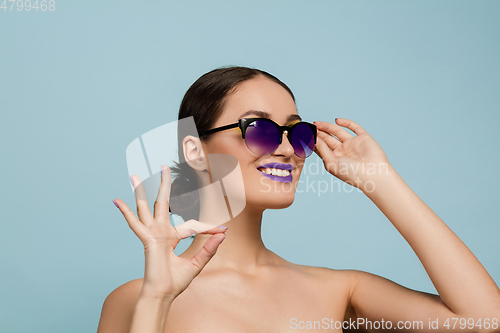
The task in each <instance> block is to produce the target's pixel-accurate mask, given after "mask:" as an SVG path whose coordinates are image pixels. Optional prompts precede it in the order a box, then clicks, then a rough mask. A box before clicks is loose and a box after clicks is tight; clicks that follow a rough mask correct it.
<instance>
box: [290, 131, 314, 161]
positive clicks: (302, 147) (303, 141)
mask: <svg viewBox="0 0 500 333" xmlns="http://www.w3.org/2000/svg"><path fill="white" fill-rule="evenodd" d="M290 143H291V144H292V147H293V150H294V151H295V155H297V156H298V157H301V158H306V157H308V156H309V155H311V154H312V152H313V150H314V132H313V130H312V129H311V127H309V126H308V125H306V124H298V125H297V126H296V127H295V128H294V129H293V132H292V142H290Z"/></svg>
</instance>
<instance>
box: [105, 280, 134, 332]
mask: <svg viewBox="0 0 500 333" xmlns="http://www.w3.org/2000/svg"><path fill="white" fill-rule="evenodd" d="M142 280H143V279H142V278H141V279H135V280H131V281H129V282H127V283H124V284H122V285H121V286H119V287H118V288H116V289H115V290H113V291H112V292H111V293H110V294H109V295H108V297H106V299H105V300H104V304H103V306H102V311H101V319H100V320H99V327H98V329H97V332H98V333H108V332H128V329H129V328H130V324H131V322H132V315H133V313H134V308H135V304H136V303H137V299H138V298H139V294H140V292H141V288H142Z"/></svg>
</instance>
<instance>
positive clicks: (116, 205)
mask: <svg viewBox="0 0 500 333" xmlns="http://www.w3.org/2000/svg"><path fill="white" fill-rule="evenodd" d="M113 203H114V204H115V206H116V208H118V209H119V208H120V207H118V204H117V203H116V201H114V200H113Z"/></svg>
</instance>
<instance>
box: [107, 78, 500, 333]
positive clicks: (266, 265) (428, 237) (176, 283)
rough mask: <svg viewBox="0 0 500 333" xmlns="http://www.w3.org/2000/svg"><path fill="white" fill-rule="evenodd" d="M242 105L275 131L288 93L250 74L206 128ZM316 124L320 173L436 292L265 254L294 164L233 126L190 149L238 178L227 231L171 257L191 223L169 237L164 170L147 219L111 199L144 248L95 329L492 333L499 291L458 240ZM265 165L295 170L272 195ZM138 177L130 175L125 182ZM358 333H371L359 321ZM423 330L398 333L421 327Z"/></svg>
mask: <svg viewBox="0 0 500 333" xmlns="http://www.w3.org/2000/svg"><path fill="white" fill-rule="evenodd" d="M248 110H261V111H264V112H266V113H268V116H269V117H270V118H271V119H272V120H274V121H276V122H277V123H278V124H280V125H283V124H286V123H287V122H289V121H290V119H293V118H294V116H296V115H297V111H296V107H295V103H294V102H293V100H292V98H291V97H290V95H288V93H287V92H286V91H285V90H284V89H283V88H282V87H281V86H279V85H278V84H276V83H274V82H272V81H270V80H268V79H265V78H262V77H259V78H255V79H252V80H249V81H245V82H243V83H242V84H241V85H240V86H239V88H238V90H237V91H236V92H235V93H234V94H232V95H230V97H229V98H228V100H227V103H226V105H225V108H224V112H223V114H222V115H221V117H220V118H219V119H218V120H217V122H216V124H215V127H218V126H222V125H227V124H231V123H234V122H236V121H237V119H238V118H239V117H240V116H241V115H242V114H244V113H245V112H247V111H248ZM247 116H248V117H255V116H256V115H255V114H250V115H247ZM316 125H317V127H318V130H319V133H318V142H317V144H316V149H315V152H316V153H317V154H318V155H319V156H320V157H321V158H322V160H323V162H324V164H325V168H326V170H327V171H329V172H330V173H331V174H332V175H333V176H335V177H337V178H339V179H341V180H343V181H345V182H348V183H349V184H352V185H353V186H356V187H358V188H359V189H361V190H362V191H363V192H364V193H365V194H366V195H367V196H368V197H369V198H370V200H372V201H373V203H374V204H375V205H377V207H379V208H380V210H381V211H382V212H383V213H384V214H385V215H386V217H387V218H388V219H389V220H390V221H391V223H392V224H393V225H394V226H395V228H396V229H397V230H398V231H399V232H400V233H401V235H402V236H403V237H404V238H405V239H406V240H407V241H408V243H409V244H410V246H411V247H412V248H413V250H414V251H415V254H416V255H417V256H418V257H419V259H420V261H421V262H422V264H423V266H424V268H425V269H426V271H427V273H428V275H429V277H430V278H431V280H432V282H433V284H434V286H435V287H436V290H437V291H438V293H439V295H430V294H427V293H422V292H418V291H414V290H410V289H407V288H404V287H402V286H400V285H398V284H396V283H394V282H392V281H389V280H387V279H384V278H382V277H379V276H375V275H372V274H369V273H365V272H360V271H349V270H346V271H339V270H332V269H328V268H319V267H308V266H301V265H296V264H292V263H290V262H288V261H286V260H284V259H282V258H280V257H279V256H277V255H276V254H274V253H273V252H271V251H270V250H268V249H267V248H266V247H265V245H264V244H263V242H262V238H261V222H262V216H263V212H264V210H265V209H268V208H272V209H277V208H285V207H287V206H289V205H290V204H292V202H293V200H294V191H286V190H288V189H289V188H286V186H291V187H293V186H296V185H297V182H298V179H299V176H300V172H301V169H302V163H303V162H304V160H303V159H300V158H298V157H297V156H295V155H294V153H293V148H292V147H291V145H290V143H289V142H288V140H287V138H286V136H284V138H283V143H282V144H281V145H280V147H279V148H278V149H277V150H276V151H275V152H274V153H273V154H271V155H268V156H263V157H262V156H256V155H254V154H253V153H251V152H250V151H249V150H248V149H247V148H246V146H245V143H244V141H243V140H242V138H241V134H240V133H239V130H227V131H224V132H219V133H217V134H215V135H213V137H212V138H211V139H210V140H208V142H202V143H200V144H202V145H203V151H204V152H207V153H213V154H221V153H222V154H231V155H234V156H236V157H237V158H238V161H239V164H240V167H241V170H242V174H243V177H244V180H245V193H246V197H247V205H246V208H245V210H244V211H243V212H242V213H241V214H239V215H238V216H237V217H236V218H234V219H233V220H231V221H230V222H227V223H225V224H224V226H225V227H227V228H228V229H227V230H226V229H224V228H220V227H215V228H213V229H210V230H203V232H204V234H197V235H196V237H195V239H194V241H193V243H192V244H191V246H190V247H189V248H188V249H187V250H186V251H185V252H184V253H183V254H181V255H180V256H179V257H177V256H176V255H175V254H174V253H173V249H174V248H175V246H176V245H177V243H178V242H179V238H178V237H177V235H176V231H177V233H178V234H179V237H180V238H186V237H188V236H189V235H190V234H191V231H192V230H193V229H196V228H195V227H194V225H193V224H191V226H190V227H189V226H188V227H186V226H184V227H183V226H178V227H176V230H174V229H173V228H172V226H171V225H170V222H169V220H168V200H167V199H166V198H168V197H169V188H170V187H169V184H170V173H169V171H168V170H167V169H165V171H164V174H163V177H162V185H161V187H160V191H159V196H158V198H157V203H156V205H155V212H154V216H153V215H152V214H151V213H150V212H149V208H146V206H144V203H141V202H139V201H138V202H137V204H138V216H139V219H138V218H137V217H135V214H134V213H133V212H131V210H130V209H129V208H128V207H127V206H126V204H125V203H124V202H123V201H121V200H119V199H117V200H116V203H117V204H118V206H119V209H120V210H121V211H122V213H124V216H125V218H126V219H127V222H128V223H129V226H130V227H131V228H132V230H133V231H134V232H135V233H136V235H138V237H139V238H140V239H141V241H142V242H143V244H144V246H145V255H146V269H145V274H144V278H142V279H137V280H133V281H130V282H128V283H126V284H124V285H122V286H120V287H118V288H117V289H116V290H114V291H113V292H112V293H111V294H110V295H109V296H108V297H107V298H106V301H105V303H104V305H103V310H102V314H101V320H100V323H99V328H98V333H110V332H132V333H135V332H143V333H149V332H157V333H160V332H183V333H184V332H205V333H206V332H292V331H293V332H296V331H297V330H299V331H300V329H298V328H299V327H304V328H306V324H307V322H314V321H320V322H321V323H323V322H322V320H323V318H328V319H329V320H332V321H339V322H342V321H343V320H357V319H358V318H366V319H368V320H371V321H379V322H380V321H381V320H382V319H383V320H384V321H385V322H387V321H391V323H392V325H393V328H392V329H393V330H396V325H397V323H398V321H411V322H413V321H422V322H423V323H424V324H425V325H428V322H429V318H431V320H436V319H438V320H439V323H440V325H439V327H438V328H437V329H433V330H432V331H433V332H469V331H470V332H494V331H498V330H500V329H499V328H498V326H497V328H496V329H495V327H494V326H493V325H492V323H493V322H494V320H495V319H496V320H497V321H498V320H500V290H499V289H498V287H497V286H496V284H495V282H494V281H493V279H491V277H490V276H489V274H488V273H487V271H486V270H485V269H484V268H483V266H482V265H481V263H480V262H479V261H478V260H477V259H476V258H475V257H474V255H473V254H472V253H471V252H470V251H469V249H468V248H467V247H466V246H465V244H463V242H462V241H461V240H460V239H459V238H458V237H457V236H456V235H455V234H454V233H453V232H452V231H451V230H450V229H449V228H448V227H447V226H446V224H445V223H444V222H443V221H442V220H441V219H440V218H439V217H438V216H437V215H436V214H435V213H434V212H433V211H432V210H431V209H430V208H429V207H428V206H427V205H426V204H425V203H424V202H423V201H422V200H421V199H420V198H419V197H418V196H417V195H416V194H415V193H414V192H413V191H412V190H411V189H410V188H409V187H408V185H407V184H406V183H405V182H404V181H403V179H402V178H401V177H400V176H399V175H398V173H397V172H396V171H395V170H394V168H392V166H391V165H390V163H389V162H388V160H387V157H386V155H385V153H384V152H383V150H382V149H381V148H380V146H379V145H378V144H377V143H376V142H375V140H373V138H372V137H371V136H370V135H369V134H368V133H367V132H366V131H365V130H364V129H363V128H362V127H361V126H359V125H358V124H356V123H354V122H352V121H350V120H347V119H337V120H336V123H335V124H331V123H327V122H317V123H316ZM344 128H349V129H351V130H352V131H353V132H354V133H355V134H356V135H354V136H353V135H351V134H349V133H348V132H347V131H346V130H345V129H344ZM190 149H191V150H190V151H189V152H188V154H192V156H193V159H196V157H197V156H196V154H197V153H200V150H199V149H198V150H197V149H196V147H191V148H190ZM269 161H274V162H281V163H289V164H292V165H294V166H295V168H294V170H293V171H292V175H293V182H292V183H289V184H288V185H285V184H281V186H285V187H282V188H281V190H282V191H279V190H273V191H271V192H269V191H268V192H266V191H264V189H265V188H267V187H266V186H265V185H269V184H272V182H274V181H273V180H270V179H267V178H266V179H264V180H262V178H263V176H262V175H261V174H260V173H259V172H258V171H257V167H258V166H259V165H262V164H263V163H265V162H269ZM371 163H372V164H374V165H377V166H379V165H385V166H386V168H385V169H382V171H383V172H377V173H375V174H368V173H367V172H363V171H362V170H365V171H366V170H367V169H368V168H369V167H370V165H371ZM347 166H348V167H347ZM385 171H386V172H385ZM139 182H140V180H139V179H136V177H134V183H139ZM266 182H267V183H266ZM273 185H274V184H273ZM202 216H203V214H201V215H200V220H202V218H201V217H202ZM224 233H225V235H226V237H225V240H224V235H223V234H224ZM222 240H224V243H222V244H221V242H222ZM297 241H298V240H297ZM325 251H327V249H325ZM448 318H450V319H451V318H464V319H465V320H468V319H473V320H474V323H476V322H477V321H478V320H479V319H480V318H483V319H485V318H489V323H490V325H489V328H485V325H482V327H481V328H479V327H478V326H477V325H474V327H472V328H470V327H469V326H468V327H466V328H464V329H461V328H460V327H459V326H457V327H455V329H450V328H447V327H445V326H443V323H444V322H445V321H446V319H448ZM294 319H295V320H294ZM301 322H302V326H299V325H301V324H300V323H301ZM483 322H484V321H482V323H483ZM323 324H324V323H323ZM451 324H453V321H452V322H451ZM294 325H297V326H294ZM294 327H295V329H294ZM332 327H333V326H332ZM360 328H361V329H362V330H359V331H363V330H364V331H374V330H371V329H370V328H369V327H366V325H360ZM427 328H428V327H427V326H424V327H423V328H422V327H418V328H415V327H413V328H410V329H406V331H415V332H424V331H426V329H427ZM402 330H405V329H404V328H403V329H402ZM307 331H311V332H312V331H325V329H324V327H323V329H322V328H321V327H315V329H310V330H307ZM333 331H339V332H340V331H342V330H341V329H337V330H335V329H333Z"/></svg>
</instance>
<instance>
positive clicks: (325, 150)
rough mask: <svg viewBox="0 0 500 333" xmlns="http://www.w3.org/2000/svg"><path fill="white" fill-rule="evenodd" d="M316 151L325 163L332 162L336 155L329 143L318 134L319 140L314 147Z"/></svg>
mask: <svg viewBox="0 0 500 333" xmlns="http://www.w3.org/2000/svg"><path fill="white" fill-rule="evenodd" d="M314 148H315V149H314V151H315V152H316V154H318V156H319V157H320V158H321V159H322V160H323V162H324V163H326V164H329V163H332V162H333V160H334V159H335V157H334V156H333V154H332V150H331V149H330V147H328V145H327V144H326V143H325V141H323V139H322V138H321V137H319V136H318V141H316V146H315V147H314Z"/></svg>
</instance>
